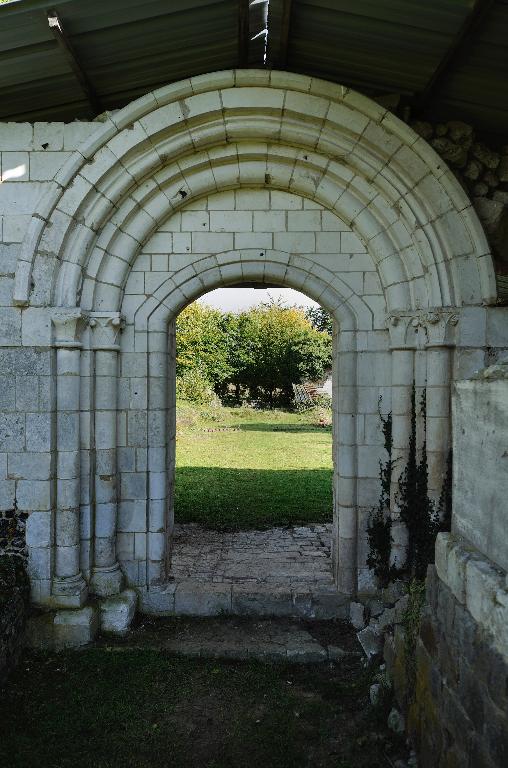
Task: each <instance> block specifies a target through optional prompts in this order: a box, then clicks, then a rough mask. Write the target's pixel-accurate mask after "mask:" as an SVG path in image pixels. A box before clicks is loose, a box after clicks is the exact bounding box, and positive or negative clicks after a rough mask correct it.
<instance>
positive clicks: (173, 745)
mask: <svg viewBox="0 0 508 768" xmlns="http://www.w3.org/2000/svg"><path fill="white" fill-rule="evenodd" d="M369 684H370V676H369V674H368V673H367V672H366V671H365V669H364V668H362V667H361V664H360V662H358V661H356V662H355V661H351V662H344V663H341V664H340V665H333V666H332V665H313V666H309V667H304V666H300V665H297V666H289V665H269V664H262V663H254V662H223V661H217V660H204V659H198V660H194V659H184V658H177V657H171V656H168V655H165V654H163V653H160V652H158V651H156V650H147V649H120V650H113V649H112V648H92V649H86V650H83V651H81V652H74V653H61V654H47V655H46V654H35V653H32V654H28V655H26V656H25V657H24V659H23V660H22V662H21V664H20V665H19V667H18V669H17V670H16V671H15V673H14V674H13V675H12V677H11V679H10V682H9V685H8V686H7V688H6V689H5V690H4V691H2V695H1V696H0V765H5V766H9V768H32V767H33V768H46V767H47V768H92V766H93V768H118V766H120V765H121V766H125V767H126V768H131V767H132V768H134V767H136V768H148V767H150V768H159V767H162V766H171V767H172V768H259V766H266V768H275V767H276V768H298V767H300V766H301V767H302V768H303V766H321V767H322V768H347V767H348V766H349V768H367V767H368V768H376V767H377V766H386V765H387V762H386V761H385V758H384V756H383V753H384V751H385V748H389V744H390V737H389V736H388V735H387V733H386V730H385V729H384V728H382V729H381V730H379V729H378V728H377V726H376V724H375V722H373V720H372V715H371V713H370V710H369V706H368V688H369Z"/></svg>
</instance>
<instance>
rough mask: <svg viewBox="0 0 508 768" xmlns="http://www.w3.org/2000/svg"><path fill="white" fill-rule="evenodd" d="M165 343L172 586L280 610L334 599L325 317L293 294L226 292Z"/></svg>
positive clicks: (198, 305) (198, 307)
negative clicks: (271, 601) (221, 592)
mask: <svg viewBox="0 0 508 768" xmlns="http://www.w3.org/2000/svg"><path fill="white" fill-rule="evenodd" d="M174 334H175V344H174V354H175V357H176V366H175V373H176V376H175V379H174V381H173V391H174V402H175V419H174V431H175V436H176V445H175V458H176V462H175V467H174V492H173V494H172V495H171V496H172V498H173V500H174V506H173V514H174V523H173V525H172V536H171V547H170V563H169V576H170V579H173V580H175V581H177V582H181V581H185V580H189V581H192V582H197V583H199V584H202V585H204V584H208V585H210V584H213V585H222V586H223V587H224V588H226V589H228V588H231V589H233V590H235V591H238V590H239V591H240V592H241V593H248V592H249V591H251V592H253V593H257V594H259V593H266V594H268V593H270V595H273V594H277V595H279V596H281V595H282V594H285V595H286V600H287V601H288V603H290V604H293V603H294V600H295V599H298V596H299V595H301V594H302V593H306V594H312V593H314V594H316V595H318V594H321V593H325V594H327V593H328V592H333V593H336V586H335V584H334V578H333V568H332V553H331V543H332V517H333V451H332V444H333V435H332V431H333V428H332V422H333V415H332V414H333V409H332V392H333V386H332V320H331V318H330V316H329V315H328V314H327V313H326V311H325V310H323V309H322V308H321V307H320V306H319V305H318V304H317V303H316V302H314V301H311V300H310V299H308V298H307V297H306V296H304V295H303V294H301V293H299V292H297V291H293V290H291V289H278V288H277V289H276V288H272V289H266V287H263V290H259V289H254V288H252V287H250V288H246V287H240V286H235V287H231V288H224V289H219V290H217V291H212V292H211V293H209V294H207V295H205V296H204V297H202V298H201V299H200V300H199V301H196V302H194V303H192V304H190V305H189V306H188V307H186V308H185V309H184V310H183V311H182V312H181V313H180V314H179V316H178V317H177V319H176V323H175V328H174ZM170 474H171V473H170ZM309 605H310V604H309Z"/></svg>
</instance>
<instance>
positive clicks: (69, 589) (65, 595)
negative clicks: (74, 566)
mask: <svg viewBox="0 0 508 768" xmlns="http://www.w3.org/2000/svg"><path fill="white" fill-rule="evenodd" d="M87 599H88V585H87V583H86V581H85V580H84V578H83V576H82V574H81V573H78V574H77V575H76V576H55V577H54V579H53V583H52V586H51V599H50V603H51V605H52V606H53V607H55V608H82V607H83V606H84V604H85V603H86V601H87Z"/></svg>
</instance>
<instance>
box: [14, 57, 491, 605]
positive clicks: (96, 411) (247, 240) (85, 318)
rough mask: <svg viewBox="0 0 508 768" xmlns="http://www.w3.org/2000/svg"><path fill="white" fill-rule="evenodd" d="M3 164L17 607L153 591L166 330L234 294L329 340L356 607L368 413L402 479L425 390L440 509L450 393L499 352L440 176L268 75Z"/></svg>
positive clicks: (339, 100) (374, 450) (475, 265)
mask: <svg viewBox="0 0 508 768" xmlns="http://www.w3.org/2000/svg"><path fill="white" fill-rule="evenodd" d="M0 149H1V150H2V159H1V162H2V168H1V172H2V184H1V185H0V216H1V221H2V223H1V227H2V229H1V237H2V253H1V260H0V261H1V265H2V274H3V278H2V281H1V283H0V355H1V357H2V360H1V362H2V375H3V376H4V380H3V382H2V384H3V386H2V387H1V388H0V397H1V398H2V400H3V403H2V415H1V417H0V471H1V473H2V478H1V481H2V485H1V486H0V491H1V493H2V494H3V498H2V508H3V509H4V510H5V519H6V520H7V519H9V520H12V519H14V518H15V519H16V520H17V523H16V526H17V527H19V531H20V532H22V527H23V525H24V517H26V516H27V519H26V544H27V548H28V568H29V572H30V577H31V585H32V599H33V600H34V601H35V602H38V603H42V604H44V605H45V606H50V607H54V608H60V609H67V608H72V609H77V608H80V607H82V606H83V604H84V603H85V602H86V600H87V596H88V590H90V592H91V593H93V594H95V595H99V596H102V597H108V596H111V594H115V592H117V591H118V590H119V589H120V588H121V587H122V585H123V579H124V576H125V575H127V577H128V578H129V581H130V583H131V584H132V585H133V586H136V587H137V588H138V590H139V591H142V589H143V585H149V586H150V588H151V587H152V586H160V585H161V582H164V578H165V575H166V571H167V568H166V566H167V557H166V555H167V552H168V538H169V536H168V534H169V526H168V522H169V521H168V516H167V509H168V507H169V504H168V503H166V502H167V501H168V499H167V496H166V497H164V496H163V494H164V493H166V492H167V490H168V488H169V482H166V480H165V478H166V479H168V477H169V475H170V471H169V472H168V470H171V456H170V451H168V448H171V446H170V445H169V446H168V429H167V425H168V420H167V417H168V410H169V409H170V407H169V398H168V397H167V396H166V395H167V390H168V381H169V380H170V375H169V371H170V367H169V366H168V365H167V363H168V362H169V355H168V341H169V340H170V331H169V328H170V325H171V323H172V321H173V319H174V317H175V316H176V314H177V313H178V312H179V311H180V310H181V309H182V308H183V306H185V304H186V303H188V302H190V301H192V300H193V299H195V298H197V296H199V295H201V294H203V293H204V292H205V291H206V290H211V289H212V288H215V287H218V286H219V285H228V284H236V283H238V282H242V281H245V280H248V281H255V282H258V283H259V282H268V283H282V284H285V285H291V286H292V287H295V288H301V289H302V290H303V291H304V292H306V293H307V294H308V295H309V296H311V297H312V298H315V299H316V300H318V301H320V302H321V303H322V304H323V305H324V306H325V307H327V308H328V309H330V311H331V312H332V314H333V315H334V318H335V320H336V321H337V324H338V326H340V333H339V334H337V339H338V341H337V346H336V347H335V350H336V353H337V354H335V358H336V359H335V371H336V373H337V376H336V381H338V386H337V389H336V391H335V392H334V407H335V406H336V410H335V413H336V417H337V418H336V419H335V423H334V430H335V431H334V445H335V446H336V448H337V450H336V454H335V465H336V480H337V482H336V486H335V488H336V498H335V507H336V509H337V510H338V518H339V519H338V520H336V523H337V524H336V525H335V529H334V531H335V543H336V547H335V551H336V554H337V558H336V562H338V563H339V564H338V565H337V575H338V578H337V584H338V588H339V589H341V590H342V591H343V592H344V593H345V594H351V593H353V592H354V591H355V589H356V587H357V577H358V575H359V574H358V568H357V565H358V563H361V564H363V563H364V556H365V547H364V542H365V540H364V538H362V528H363V524H364V522H365V517H366V514H367V513H368V510H369V509H370V507H371V506H374V505H375V503H376V499H377V494H378V492H379V486H378V480H377V477H376V474H377V459H378V458H379V454H380V449H381V441H380V435H379V421H378V418H377V413H376V408H377V401H378V397H379V395H380V394H383V409H386V410H388V409H390V408H391V409H392V411H393V427H394V429H393V434H394V458H395V459H396V467H403V466H404V459H405V456H406V454H407V446H408V436H409V432H410V400H411V393H412V389H413V382H414V380H415V377H416V379H417V382H418V386H421V387H422V388H423V387H426V389H427V395H428V455H429V478H430V479H431V490H432V492H433V494H434V495H435V494H438V493H439V490H440V487H441V481H442V475H443V469H444V466H445V464H446V461H445V459H446V456H447V455H448V447H449V427H450V419H449V391H450V381H451V379H457V378H461V377H464V376H469V375H471V374H472V373H473V371H474V370H476V369H478V368H480V367H483V366H484V365H485V363H486V356H487V355H489V354H490V352H489V350H488V347H489V345H490V346H492V347H497V348H500V347H503V346H504V345H505V344H506V338H505V334H503V332H502V330H501V329H502V322H501V319H500V315H502V314H503V310H502V309H501V308H495V307H491V306H487V305H489V304H492V303H493V302H495V300H496V296H497V294H496V285H495V279H494V271H493V267H492V259H491V256H490V252H489V246H488V243H487V241H486V239H485V236H484V233H483V230H482V228H481V226H480V224H479V221H478V218H477V216H476V214H475V212H474V210H473V209H472V206H471V205H470V201H469V200H468V198H467V197H466V196H465V194H464V192H463V190H462V188H461V187H460V185H459V184H458V183H457V180H456V178H455V177H454V175H453V173H452V172H451V171H450V170H449V169H448V168H447V167H446V165H445V164H444V163H443V162H442V160H441V158H439V157H438V156H436V154H435V153H434V152H433V150H432V149H431V148H430V147H429V146H428V145H427V144H426V142H425V141H424V140H423V139H422V138H421V137H418V136H417V135H416V134H415V133H414V132H413V131H412V130H411V129H410V128H409V127H408V126H407V125H405V124H404V123H401V122H400V121H399V120H398V119H397V118H396V117H395V116H394V115H392V114H391V113H389V112H388V111H387V110H386V109H384V108H382V107H380V106H379V105H377V104H375V103H374V102H371V101H370V100H369V99H366V98H365V97H363V96H361V95H360V94H356V93H354V92H352V91H349V90H348V89H344V88H341V87H339V86H336V85H333V84H330V83H323V82H321V81H318V80H315V79H310V78H306V77H302V76H300V75H293V74H291V73H277V72H272V71H259V72H256V71H253V70H248V71H247V70H246V71H239V72H233V71H229V72H222V73H212V74H210V75H204V76H200V77H196V78H192V79H190V80H187V81H184V82H182V83H179V84H178V83H174V84H172V85H170V86H166V87H163V88H161V89H158V90H157V91H156V92H154V93H153V94H147V95H146V96H145V97H143V98H142V99H140V100H138V101H136V102H134V103H133V104H131V105H128V106H127V107H125V108H124V109H123V110H120V111H119V112H115V113H106V114H105V115H104V116H103V118H102V120H101V121H97V122H95V123H74V124H72V125H70V126H67V125H63V124H61V123H55V124H52V123H50V124H48V123H44V124H42V123H41V124H34V125H28V124H22V125H21V124H20V125H17V124H16V125H2V126H1V128H0ZM217 192H219V193H220V194H219V198H217V199H219V201H220V200H222V202H221V203H220V202H219V203H217V199H216V198H215V195H216V193H217ZM222 193H225V194H222ZM242 197H245V199H244V200H243V201H242V199H241V198H242ZM283 197H285V199H286V202H285V203H284V205H282V206H281V205H280V201H281V200H282V198H283ZM210 201H211V206H212V207H210ZM214 201H215V203H216V207H214ZM221 205H222V206H223V207H221ZM278 205H279V207H277V206H278ZM260 206H261V207H260ZM293 206H296V207H293ZM330 226H333V227H335V228H334V229H330V228H329V227H330ZM166 227H168V228H166ZM358 243H360V246H359V245H358ZM188 249H190V250H188ZM15 269H16V275H15V274H14V271H15ZM161 280H162V282H161ZM504 314H506V310H504ZM496 318H497V319H496ZM124 319H125V328H124V330H123V333H121V329H122V325H123V322H124ZM493 328H494V329H496V328H497V329H498V332H497V337H496V335H495V334H494V337H493V339H494V340H491V331H492V329H493ZM494 354H497V352H496V351H494ZM146 380H148V386H147V387H146V397H145V386H144V382H146ZM390 398H391V399H390ZM117 415H118V418H117ZM168 456H169V461H168ZM395 479H396V478H395ZM393 485H394V488H395V487H396V483H395V482H394V484H393ZM394 501H395V499H394ZM136 502H139V503H138V504H137V503H136ZM143 510H144V512H145V515H144V529H143V530H140V528H141V523H140V521H141V520H142V519H143ZM394 514H396V509H395V508H394ZM117 523H118V526H117ZM4 527H5V534H6V535H5V536H4V537H3V538H4V540H5V541H4V545H7V546H9V547H11V548H17V549H18V550H21V549H22V548H23V540H22V536H19V535H17V531H14V526H13V524H12V523H7V524H5V526H4ZM118 528H119V530H118ZM394 528H395V526H394ZM400 528H401V526H399V530H398V532H399V533H401V530H400ZM117 533H118V534H119V536H118V538H117ZM122 537H123V538H122ZM117 543H118V544H119V547H118V554H119V555H120V559H121V561H122V563H121V564H122V565H123V566H124V569H125V571H126V574H123V573H122V571H121V567H120V564H119V563H118V559H117V551H116V544H117ZM396 546H397V548H398V553H399V555H400V554H403V552H404V540H403V536H402V535H400V536H399V537H398V540H397V545H396ZM128 563H130V564H131V565H127V564H128ZM165 569H166V570H165ZM364 576H367V577H368V576H369V574H368V573H366V569H363V571H360V577H362V578H361V579H360V583H359V586H360V588H361V589H362V588H364V587H369V586H371V585H370V584H366V583H365V581H367V579H363V577H364ZM99 582H100V583H99ZM146 591H148V588H147V590H146Z"/></svg>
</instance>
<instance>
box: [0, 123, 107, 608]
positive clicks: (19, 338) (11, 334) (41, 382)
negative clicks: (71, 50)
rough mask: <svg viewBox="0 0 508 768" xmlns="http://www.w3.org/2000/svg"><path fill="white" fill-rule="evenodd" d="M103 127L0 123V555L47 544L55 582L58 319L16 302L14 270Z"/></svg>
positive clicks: (41, 570) (39, 563)
mask: <svg viewBox="0 0 508 768" xmlns="http://www.w3.org/2000/svg"><path fill="white" fill-rule="evenodd" d="M99 125H100V123H98V122H75V123H70V124H64V123H34V124H28V123H3V124H1V123H0V179H1V183H0V552H5V553H8V554H9V553H12V554H22V555H24V556H26V554H27V542H28V544H30V543H35V542H36V541H37V542H38V543H42V545H43V546H42V547H41V548H40V551H39V552H36V553H35V555H34V557H33V558H31V562H30V569H31V573H32V574H33V575H34V576H35V577H41V579H44V578H46V579H49V568H50V562H49V548H48V547H49V544H50V537H51V526H50V525H49V524H48V522H49V518H50V510H51V508H52V505H53V501H54V499H53V496H54V487H53V485H54V479H53V478H54V469H55V468H54V466H53V458H52V454H51V438H52V432H53V429H54V424H53V411H54V394H55V393H54V378H53V375H54V361H53V350H52V349H51V346H50V345H51V336H50V335H51V328H50V326H51V320H50V317H49V312H48V310H47V309H45V308H43V307H41V308H33V307H30V308H26V309H22V308H19V307H16V306H13V301H12V295H13V286H14V273H15V269H16V262H17V259H18V256H19V252H20V249H21V243H22V241H23V238H24V236H25V233H26V230H27V228H28V224H29V222H30V218H31V216H32V213H33V212H34V210H35V207H36V205H37V203H38V202H39V200H40V199H41V198H43V197H44V195H45V194H47V193H48V190H49V182H50V181H51V180H52V179H54V177H55V176H56V175H57V174H58V171H59V170H60V168H61V167H62V165H63V164H64V163H65V162H66V161H67V159H68V158H69V157H70V155H71V154H72V152H73V151H74V150H75V149H76V148H77V147H78V146H79V145H80V144H81V143H82V142H83V141H84V140H85V139H86V138H88V137H89V136H90V135H91V134H92V133H93V132H94V131H96V130H97V128H98V127H99ZM40 277H42V275H36V276H35V279H36V281H37V279H38V278H40ZM35 303H36V304H37V300H35ZM29 513H30V521H28V516H29ZM33 588H34V589H35V590H36V592H37V593H38V591H39V590H38V588H37V587H36V586H35V582H34V585H33ZM34 597H37V594H34Z"/></svg>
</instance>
